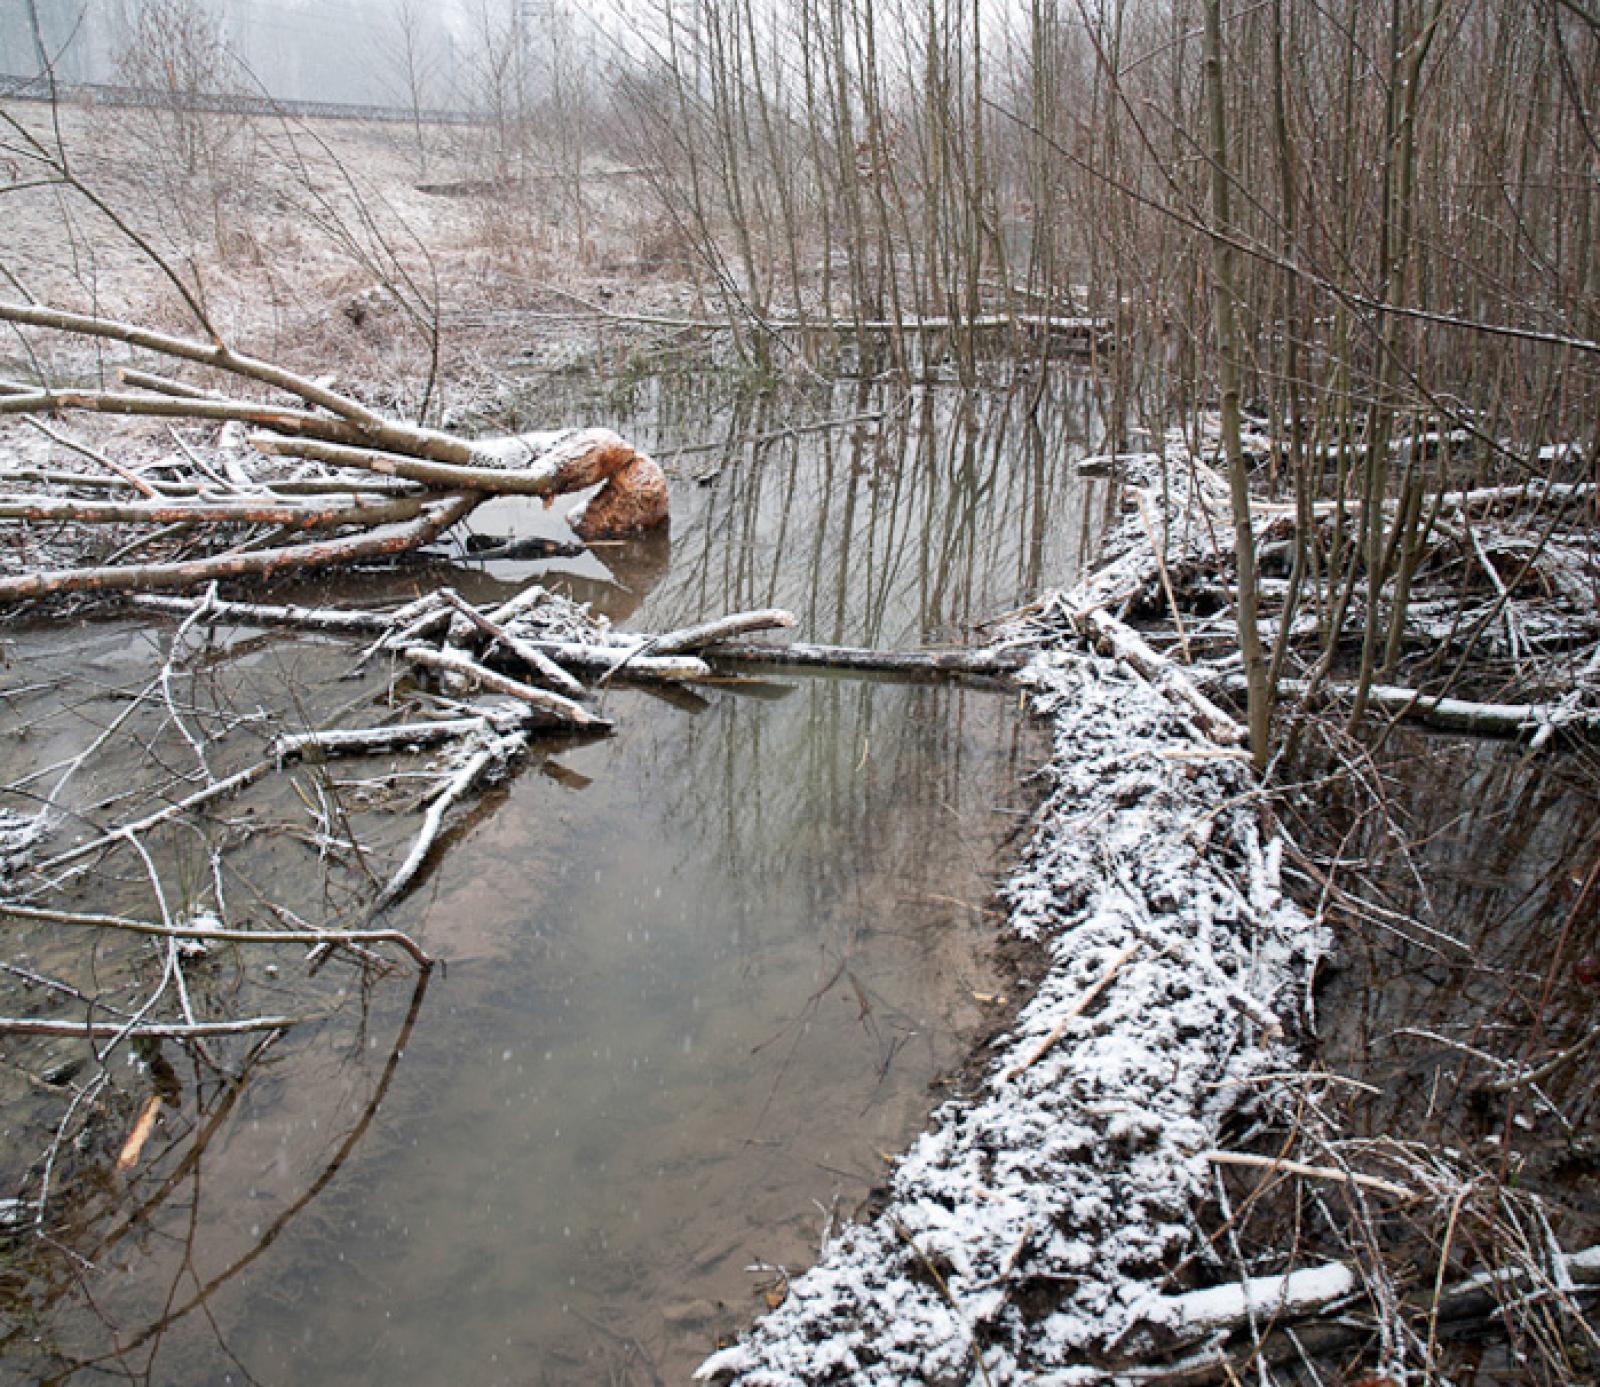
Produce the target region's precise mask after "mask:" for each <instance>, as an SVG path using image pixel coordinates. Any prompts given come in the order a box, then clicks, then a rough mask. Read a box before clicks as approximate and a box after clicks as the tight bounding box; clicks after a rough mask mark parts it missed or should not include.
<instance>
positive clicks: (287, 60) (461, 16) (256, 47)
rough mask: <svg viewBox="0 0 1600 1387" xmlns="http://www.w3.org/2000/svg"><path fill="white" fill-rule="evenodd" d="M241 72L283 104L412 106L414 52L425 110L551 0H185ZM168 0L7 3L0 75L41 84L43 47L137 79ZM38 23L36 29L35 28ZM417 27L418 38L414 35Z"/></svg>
mask: <svg viewBox="0 0 1600 1387" xmlns="http://www.w3.org/2000/svg"><path fill="white" fill-rule="evenodd" d="M169 7H170V9H171V10H172V11H173V12H174V13H181V12H184V11H190V12H198V13H199V14H200V15H202V16H203V18H204V20H205V21H206V22H208V23H210V24H212V25H214V26H215V29H216V31H217V35H218V37H219V38H220V39H221V40H222V42H223V43H224V44H225V45H226V47H227V49H228V51H229V53H230V54H231V55H232V56H233V57H235V58H236V59H237V60H238V61H239V63H240V64H241V65H242V70H241V71H239V72H238V73H237V74H235V76H234V78H233V84H234V85H235V86H238V87H242V88H243V89H245V90H250V89H252V88H254V89H256V90H260V89H261V88H264V89H265V91H266V93H267V94H268V95H270V96H273V97H276V98H279V99H281V100H304V101H334V102H354V103H361V104H373V105H409V104H410V101H411V94H410V92H409V90H408V79H407V76H406V68H407V64H406V59H405V54H406V51H407V48H408V44H409V48H410V51H411V52H412V53H414V54H418V55H421V57H422V58H423V60H424V61H423V63H422V66H423V68H424V78H425V80H424V81H423V83H422V86H423V88H424V90H423V92H422V95H423V96H424V97H425V104H427V105H430V106H437V107H441V108H448V107H452V106H454V105H457V104H458V100H459V93H460V89H461V83H462V80H463V78H464V76H465V68H466V67H467V65H468V58H467V54H468V52H469V50H471V49H472V48H473V46H474V42H475V40H476V39H477V38H478V37H479V36H480V35H481V34H482V32H483V30H484V28H485V26H486V25H491V24H492V25H494V26H497V27H499V26H504V25H505V24H506V22H507V17H508V15H509V14H512V13H515V12H519V11H520V13H521V16H522V17H523V18H524V20H525V21H526V22H527V23H528V25H529V27H530V28H532V27H536V26H537V25H538V23H539V21H540V20H541V19H542V18H544V17H545V16H546V15H547V14H548V12H549V11H550V10H551V9H552V5H551V3H550V0H525V2H524V3H520V4H517V5H515V6H511V5H508V4H506V3H505V0H501V3H497V4H495V5H494V6H493V7H492V10H491V9H489V8H484V7H480V8H481V9H482V12H481V13H480V12H478V11H475V10H474V9H473V8H472V6H471V5H470V4H469V3H465V2H463V3H454V2H453V0H182V3H181V4H170V6H169ZM161 8H162V3H161V0H0V74H3V75H6V76H13V77H31V76H35V75H37V74H39V73H40V72H41V71H42V70H43V67H44V63H43V62H42V61H41V44H42V47H43V50H44V52H45V53H46V54H48V58H49V61H50V63H51V64H53V66H54V69H55V73H56V76H57V78H58V79H60V80H61V81H63V82H104V83H118V82H123V81H127V80H129V79H128V75H127V73H126V71H125V65H124V63H123V59H124V55H126V54H127V52H128V50H129V48H130V45H131V44H132V42H133V39H134V37H135V35H136V33H137V32H138V25H139V20H140V16H141V12H142V13H143V14H144V16H145V18H146V21H147V22H148V19H149V16H150V15H151V14H153V13H157V12H159V11H160V10H161ZM35 20H37V26H36V24H35ZM408 31H409V33H408Z"/></svg>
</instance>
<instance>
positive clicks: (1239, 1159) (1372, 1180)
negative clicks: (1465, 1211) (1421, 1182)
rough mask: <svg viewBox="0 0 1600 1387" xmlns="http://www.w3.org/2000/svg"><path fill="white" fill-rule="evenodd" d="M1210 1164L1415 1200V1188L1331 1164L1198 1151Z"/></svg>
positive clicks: (1279, 1157) (1416, 1195)
mask: <svg viewBox="0 0 1600 1387" xmlns="http://www.w3.org/2000/svg"><path fill="white" fill-rule="evenodd" d="M1201 1154H1202V1155H1204V1156H1205V1158H1206V1159H1207V1160H1208V1161H1210V1162H1211V1164H1212V1165H1233V1166H1246V1167H1249V1168H1250V1169H1252V1170H1265V1171H1268V1172H1269V1173H1277V1172H1278V1171H1282V1172H1283V1173H1284V1174H1286V1175H1303V1176H1305V1177H1306V1178H1307V1179H1310V1180H1331V1181H1333V1182H1334V1183H1336V1184H1340V1185H1360V1186H1361V1187H1362V1188H1363V1189H1369V1190H1376V1191H1377V1192H1378V1193H1379V1194H1388V1195H1393V1196H1394V1197H1395V1198H1396V1199H1417V1198H1419V1197H1420V1196H1419V1195H1418V1193H1417V1191H1416V1190H1413V1189H1408V1188H1407V1187H1406V1186H1404V1185H1397V1184H1395V1183H1394V1181H1392V1180H1384V1179H1382V1178H1381V1177H1379V1176H1377V1175H1363V1174H1361V1173H1360V1172H1358V1171H1354V1170H1340V1169H1338V1168H1337V1167H1336V1166H1331V1165H1307V1164H1305V1162H1303V1161H1291V1160H1288V1159H1286V1158H1284V1157H1282V1156H1256V1155H1252V1154H1251V1153H1250V1152H1248V1151H1205V1152H1202V1153H1201Z"/></svg>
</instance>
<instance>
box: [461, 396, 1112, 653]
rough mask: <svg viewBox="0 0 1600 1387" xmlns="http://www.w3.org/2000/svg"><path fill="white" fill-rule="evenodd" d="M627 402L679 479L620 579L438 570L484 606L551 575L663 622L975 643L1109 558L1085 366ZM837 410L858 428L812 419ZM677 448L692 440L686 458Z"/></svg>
mask: <svg viewBox="0 0 1600 1387" xmlns="http://www.w3.org/2000/svg"><path fill="white" fill-rule="evenodd" d="M612 404H613V406H615V407H616V408H618V409H620V410H621V411H622V412H621V413H616V412H615V411H614V412H613V413H612V414H611V415H610V416H608V417H610V418H611V419H612V421H613V422H615V423H616V425H617V426H618V427H619V428H622V429H623V430H625V431H626V432H628V433H629V434H630V436H634V437H638V438H640V439H642V440H646V441H647V442H648V443H649V445H650V446H651V447H652V448H653V449H654V450H655V451H656V452H657V453H658V454H659V455H660V456H661V458H662V460H663V461H664V463H665V464H666V465H667V467H668V468H669V470H670V471H671V472H672V474H673V507H674V516H673V522H672V531H671V536H670V539H669V538H668V536H666V535H659V536H655V537H652V538H649V539H645V540H638V541H628V542H626V543H622V544H615V545H605V546H602V547H599V548H597V549H596V550H595V554H596V557H598V558H599V559H600V560H601V562H603V563H604V564H605V566H606V567H607V568H608V569H609V570H610V572H611V578H610V580H604V579H600V578H595V577H585V576H578V575H576V574H574V573H573V572H571V571H570V570H571V568H572V565H570V564H566V563H564V562H563V561H560V560H557V561H554V562H552V563H550V564H543V565H541V564H532V563H530V564H528V565H527V566H526V567H525V569H523V570H521V571H520V572H518V574H517V576H516V577H511V576H510V575H509V574H507V573H506V572H504V571H500V572H496V571H494V570H493V569H491V570H489V571H485V570H482V569H478V570H474V569H472V568H471V567H470V566H468V567H465V568H463V569H461V570H460V571H459V572H456V573H454V574H453V575H452V576H450V577H449V578H446V579H441V581H449V582H452V583H454V584H455V585H456V586H457V587H459V588H460V589H461V590H462V591H463V592H464V593H465V594H466V595H468V596H469V597H473V598H478V599H482V600H489V599H490V598H491V597H493V596H496V595H501V594H509V592H510V591H512V590H513V589H514V588H517V587H521V586H523V585H524V583H525V582H526V581H532V580H539V581H546V582H548V583H549V584H550V585H551V586H553V587H557V588H558V589H560V590H561V591H564V592H566V593H567V594H569V595H571V596H573V597H576V598H578V599H579V600H581V601H585V602H589V603H590V604H592V605H593V606H594V608H595V609H596V610H597V611H600V612H603V613H605V614H606V615H607V616H609V617H610V618H611V619H612V620H614V621H618V622H621V621H624V620H627V621H629V622H630V623H631V624H632V625H634V626H637V627H641V628H648V629H659V630H666V629H668V628H670V627H673V626H678V625H682V624H686V623H688V622H691V621H697V620H703V619H705V618H706V617H707V616H709V615H720V614H722V613H724V612H728V611H732V610H735V609H738V608H748V607H766V606H782V607H788V608H789V609H791V610H793V611H794V612H795V613H796V615H797V616H798V617H799V618H800V630H801V634H802V635H803V636H804V638H806V639H808V640H815V641H823V642H833V643H838V644H852V645H887V646H915V645H919V644H926V643H930V642H939V641H948V640H960V639H963V638H965V637H966V635H967V634H968V632H969V631H970V629H971V628H972V626H973V625H974V624H975V623H978V622H981V621H984V620H987V619H989V618H991V617H993V616H995V615H997V614H998V613H999V612H1000V611H1001V610H1003V609H1004V608H1006V607H1009V606H1014V605H1016V604H1018V603H1021V602H1025V601H1029V600H1031V599H1032V598H1033V597H1035V596H1037V594H1038V593H1039V592H1040V591H1041V590H1042V589H1043V588H1045V587H1047V586H1052V585H1062V584H1066V583H1070V582H1071V581H1072V579H1073V578H1074V577H1075V576H1077V574H1078V572H1079V571H1080V569H1081V567H1082V566H1083V564H1084V562H1085V561H1086V560H1087V559H1088V558H1089V557H1090V556H1091V554H1092V548H1093V543H1094V538H1095V535H1096V533H1097V531H1098V526H1099V517H1098V514H1097V512H1096V508H1095V505H1094V504H1093V501H1094V500H1095V498H1096V496H1097V494H1098V493H1097V489H1096V488H1095V487H1094V486H1092V485H1091V484H1090V483H1087V482H1085V481H1083V480H1082V479H1080V478H1078V477H1077V476H1076V475H1075V474H1074V472H1073V470H1072V467H1071V461H1072V459H1073V458H1074V457H1076V456H1079V455H1081V454H1082V453H1083V452H1084V451H1086V450H1087V449H1088V448H1090V447H1091V446H1092V445H1093V443H1094V441H1095V440H1096V439H1097V438H1098V436H1099V430H1100V423H1099V416H1098V412H1097V407H1096V403H1095V399H1094V395H1093V391H1092V387H1091V385H1090V382H1089V380H1088V379H1087V377H1083V376H1080V375H1078V374H1075V373H1071V372H1065V371H1061V372H1052V373H1050V375H1049V376H1048V377H1047V378H1046V379H1045V381H1044V382H1043V383H1033V384H1031V385H1029V386H1027V387H1026V388H1019V389H1017V390H1014V391H1012V392H1010V393H1008V394H1000V393H996V392H985V393H981V394H980V393H969V392H960V391H955V390H949V389H941V388H932V387H930V388H921V389H917V390H913V391H911V392H909V393H908V392H905V391H903V390H899V389H894V388H891V387H889V386H885V385H876V384H873V383H870V382H856V383H854V384H850V383H841V384H838V385H836V386H833V387H830V388H828V389H825V390H817V391H809V392H803V391H797V390H786V391H783V392H773V391H770V390H769V391H761V392H749V391H738V390H732V391H730V388H729V383H728V380H727V379H726V378H725V377H720V376H717V375H716V374H714V373H706V374H704V375H701V376H692V375H691V376H675V377H670V378H662V379H653V380H651V381H648V382H643V383H640V384H639V385H638V386H637V388H635V389H633V390H632V391H630V392H629V393H628V394H627V395H626V396H625V397H623V398H622V399H620V400H617V401H613V402H612ZM630 411H631V412H630ZM830 420H846V421H853V422H847V423H842V424H840V425H839V426H838V427H833V428H816V427H815V426H816V425H817V424H819V423H823V422H826V421H830ZM719 440H720V441H719ZM675 448H680V449H690V450H693V451H692V452H688V453H684V454H682V455H679V456H678V460H677V461H676V462H674V457H675V454H674V451H673V450H674V449H675ZM697 479H698V480H697ZM669 560H670V567H669Z"/></svg>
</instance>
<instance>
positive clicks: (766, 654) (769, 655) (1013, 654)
mask: <svg viewBox="0 0 1600 1387" xmlns="http://www.w3.org/2000/svg"><path fill="white" fill-rule="evenodd" d="M705 653H706V656H707V658H709V659H710V660H711V661H712V663H713V664H737V665H755V666H767V667H770V668H773V669H842V670H859V671H861V672H863V673H870V674H898V675H901V676H909V677H913V678H934V677H938V676H940V675H969V676H974V677H980V678H996V679H1001V678H1004V677H1005V676H1007V675H1010V674H1015V673H1016V672H1017V671H1018V670H1020V669H1021V668H1022V667H1023V666H1024V665H1026V664H1027V663H1028V661H1029V660H1030V659H1031V658H1032V657H1033V652H1032V651H1030V650H1023V649H996V648H993V647H985V646H980V647H976V648H973V649H950V650H874V649H867V648H863V647H861V646H851V645H813V644H811V643H809V642H807V641H793V642H791V643H790V644H788V645H772V644H770V643H767V642H764V641H722V642H720V643H718V644H717V645H714V646H711V647H709V648H708V649H707V650H706V652H705Z"/></svg>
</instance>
